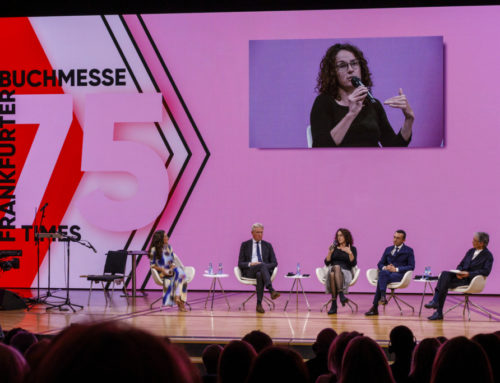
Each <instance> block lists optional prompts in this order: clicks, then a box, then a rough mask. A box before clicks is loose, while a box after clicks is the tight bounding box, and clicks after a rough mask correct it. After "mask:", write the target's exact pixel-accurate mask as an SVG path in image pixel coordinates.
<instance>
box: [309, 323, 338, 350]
mask: <svg viewBox="0 0 500 383" xmlns="http://www.w3.org/2000/svg"><path fill="white" fill-rule="evenodd" d="M336 337H337V332H336V331H335V330H334V329H333V328H330V327H327V328H324V329H323V330H321V331H320V332H319V333H318V335H317V336H316V342H314V343H313V345H312V349H313V351H314V353H315V354H316V355H320V354H328V350H329V349H330V345H331V344H332V342H333V341H334V340H335V338H336Z"/></svg>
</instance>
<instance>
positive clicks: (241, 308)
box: [238, 291, 256, 310]
mask: <svg viewBox="0 0 500 383" xmlns="http://www.w3.org/2000/svg"><path fill="white" fill-rule="evenodd" d="M255 294H256V292H255V291H254V292H253V293H252V294H250V296H249V297H248V298H247V299H245V301H244V302H243V303H242V304H241V305H240V307H239V308H238V310H245V303H247V302H248V301H249V300H250V299H252V297H253V296H254V295H255Z"/></svg>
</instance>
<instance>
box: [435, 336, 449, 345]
mask: <svg viewBox="0 0 500 383" xmlns="http://www.w3.org/2000/svg"><path fill="white" fill-rule="evenodd" d="M436 339H437V340H438V341H439V343H441V344H443V343H445V342H447V341H448V338H447V337H445V336H437V337H436Z"/></svg>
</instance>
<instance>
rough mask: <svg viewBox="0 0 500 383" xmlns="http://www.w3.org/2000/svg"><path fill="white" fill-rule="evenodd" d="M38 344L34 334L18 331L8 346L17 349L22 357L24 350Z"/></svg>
mask: <svg viewBox="0 0 500 383" xmlns="http://www.w3.org/2000/svg"><path fill="white" fill-rule="evenodd" d="M37 342H38V338H37V337H36V335H35V334H32V333H30V332H28V331H19V332H17V333H16V335H14V336H13V337H12V339H11V340H10V345H11V346H12V347H14V348H15V349H17V350H18V351H19V352H20V353H21V354H23V355H24V353H25V352H26V350H27V349H28V348H29V347H30V346H31V345H32V344H35V343H37Z"/></svg>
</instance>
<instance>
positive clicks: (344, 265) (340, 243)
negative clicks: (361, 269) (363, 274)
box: [325, 228, 358, 315]
mask: <svg viewBox="0 0 500 383" xmlns="http://www.w3.org/2000/svg"><path fill="white" fill-rule="evenodd" d="M353 243H354V241H353V239H352V235H351V232H350V231H349V230H347V229H344V228H340V229H338V230H337V232H336V234H335V239H334V241H333V244H332V245H331V246H330V247H329V248H328V254H327V256H326V258H325V265H326V266H327V268H328V275H327V277H326V283H325V287H326V292H327V293H330V294H332V306H331V307H330V310H329V311H328V314H330V315H331V314H336V313H337V296H338V297H339V299H340V303H341V304H342V306H344V305H345V304H346V303H347V298H346V297H345V294H346V293H347V289H348V287H349V284H350V283H351V281H352V278H353V275H352V271H351V270H352V268H353V267H354V266H356V264H357V257H358V252H357V250H356V248H355V247H354V246H353Z"/></svg>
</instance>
